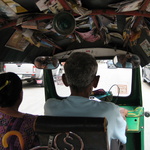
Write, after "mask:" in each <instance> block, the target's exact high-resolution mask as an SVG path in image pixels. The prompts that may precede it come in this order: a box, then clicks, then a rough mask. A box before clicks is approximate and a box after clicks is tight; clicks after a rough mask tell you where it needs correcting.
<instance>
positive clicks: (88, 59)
mask: <svg viewBox="0 0 150 150" xmlns="http://www.w3.org/2000/svg"><path fill="white" fill-rule="evenodd" d="M97 69H98V64H97V62H96V60H95V58H94V57H93V56H91V55H90V54H88V53H84V52H76V53H73V54H72V55H71V56H70V57H69V58H68V59H67V61H66V63H65V65H64V70H65V74H63V76H62V80H63V82H64V84H65V85H66V86H69V87H70V91H71V95H70V96H69V97H67V98H65V99H63V100H59V99H55V98H50V99H48V100H47V102H46V103H45V106H44V110H45V115H50V116H80V117H105V118H106V119H107V121H108V139H109V145H110V143H111V140H112V139H118V140H119V141H121V142H122V143H123V144H125V143H126V135H125V132H126V121H125V119H124V118H123V117H125V116H126V115H127V110H125V111H124V110H123V109H122V110H121V113H120V111H119V107H118V106H117V105H115V104H114V103H112V102H105V101H95V100H89V96H90V94H91V92H92V90H93V88H96V87H97V85H98V82H99V78H100V77H99V76H96V73H97ZM121 114H122V115H123V116H122V115H121Z"/></svg>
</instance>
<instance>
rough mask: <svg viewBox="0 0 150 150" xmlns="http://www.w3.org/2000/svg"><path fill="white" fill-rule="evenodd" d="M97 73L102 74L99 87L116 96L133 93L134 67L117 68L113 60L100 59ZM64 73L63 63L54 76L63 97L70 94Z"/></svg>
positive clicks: (54, 71) (54, 72)
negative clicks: (63, 76)
mask: <svg viewBox="0 0 150 150" xmlns="http://www.w3.org/2000/svg"><path fill="white" fill-rule="evenodd" d="M97 62H98V71H97V75H99V76H100V81H99V84H98V86H97V88H95V89H93V90H97V89H104V90H105V91H111V92H112V94H113V95H114V96H121V97H126V96H129V95H130V93H131V83H132V69H130V68H116V67H115V66H114V65H113V63H112V60H98V61H97ZM63 73H64V67H63V64H61V65H60V66H59V67H58V68H57V69H55V70H53V77H54V81H55V86H56V92H57V94H58V95H59V96H61V97H66V96H69V95H70V90H69V87H66V86H65V85H64V84H63V82H62V78H61V77H62V74H63Z"/></svg>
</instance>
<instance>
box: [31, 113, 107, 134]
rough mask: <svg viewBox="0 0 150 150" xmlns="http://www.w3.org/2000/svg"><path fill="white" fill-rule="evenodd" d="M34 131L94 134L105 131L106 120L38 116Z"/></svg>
mask: <svg viewBox="0 0 150 150" xmlns="http://www.w3.org/2000/svg"><path fill="white" fill-rule="evenodd" d="M34 130H35V132H37V133H53V132H67V131H74V132H96V131H99V132H100V131H102V132H106V130H107V120H106V118H95V117H52V116H38V117H37V119H36V121H35V125H34Z"/></svg>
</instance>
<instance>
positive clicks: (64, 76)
mask: <svg viewBox="0 0 150 150" xmlns="http://www.w3.org/2000/svg"><path fill="white" fill-rule="evenodd" d="M62 81H63V83H64V85H65V86H69V85H68V82H67V80H66V75H65V74H63V75H62Z"/></svg>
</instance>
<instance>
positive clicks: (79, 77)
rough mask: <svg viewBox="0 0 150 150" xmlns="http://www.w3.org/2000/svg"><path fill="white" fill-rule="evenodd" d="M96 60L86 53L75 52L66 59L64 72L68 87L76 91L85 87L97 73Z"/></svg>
mask: <svg viewBox="0 0 150 150" xmlns="http://www.w3.org/2000/svg"><path fill="white" fill-rule="evenodd" d="M97 68H98V64H97V62H96V59H95V58H94V57H93V56H92V55H90V54H88V53H86V52H75V53H72V54H71V56H70V57H69V58H68V59H67V61H66V63H65V65H64V70H65V74H66V79H67V82H68V85H69V86H71V87H74V88H77V89H81V88H85V87H87V86H88V85H89V84H90V83H91V82H92V81H93V80H94V77H95V75H96V73H97Z"/></svg>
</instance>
